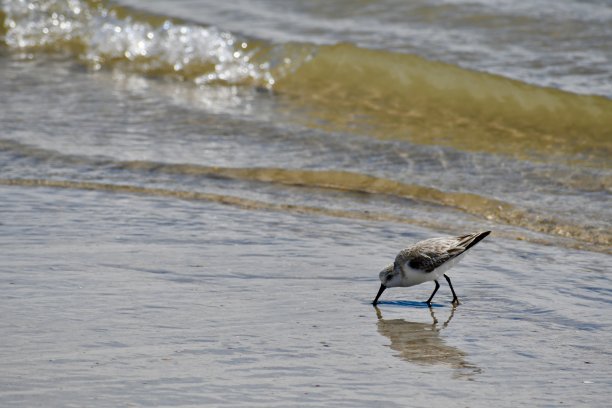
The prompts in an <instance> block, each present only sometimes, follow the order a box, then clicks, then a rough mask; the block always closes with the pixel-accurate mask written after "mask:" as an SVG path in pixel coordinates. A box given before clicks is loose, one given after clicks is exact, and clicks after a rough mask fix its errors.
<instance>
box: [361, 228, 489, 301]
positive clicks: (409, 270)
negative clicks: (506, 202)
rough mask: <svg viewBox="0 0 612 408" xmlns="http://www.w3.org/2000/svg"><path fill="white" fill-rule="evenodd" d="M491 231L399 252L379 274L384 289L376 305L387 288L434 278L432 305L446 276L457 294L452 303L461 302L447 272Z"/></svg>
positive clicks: (431, 241)
mask: <svg viewBox="0 0 612 408" xmlns="http://www.w3.org/2000/svg"><path fill="white" fill-rule="evenodd" d="M490 233H491V231H482V232H476V233H473V234H467V235H460V236H458V237H441V238H430V239H426V240H424V241H420V242H417V243H416V244H414V245H412V246H410V247H408V248H406V249H403V250H402V251H400V252H399V253H398V254H397V256H396V257H395V261H394V262H393V264H391V265H389V266H387V267H386V268H385V269H383V270H382V271H381V272H380V273H379V278H380V282H381V284H380V289H379V290H378V294H377V295H376V298H374V301H373V302H372V304H373V305H374V306H376V304H377V303H378V298H379V297H380V295H382V293H383V292H384V291H385V289H387V288H394V287H398V286H399V287H409V286H414V285H419V284H421V283H424V282H429V281H434V283H435V284H436V287H435V289H434V291H433V293H432V294H431V296H430V297H429V299H427V301H426V302H425V303H427V305H428V306H431V300H432V299H433V297H434V295H435V294H436V292H437V291H438V289H439V288H440V283H439V282H438V279H439V278H440V277H441V276H444V278H445V279H446V281H447V282H448V285H449V286H450V289H451V292H452V293H453V301H452V303H453V304H459V298H457V294H456V293H455V289H453V284H452V283H451V280H450V278H449V277H448V275H446V274H445V272H446V271H447V270H449V269H450V268H452V267H453V266H455V265H456V264H457V263H458V262H459V261H460V260H461V259H462V258H463V257H464V256H465V253H466V251H467V250H468V249H470V248H472V247H473V246H474V245H476V244H477V243H479V242H480V241H481V240H482V239H483V238H484V237H486V236H487V235H489V234H490Z"/></svg>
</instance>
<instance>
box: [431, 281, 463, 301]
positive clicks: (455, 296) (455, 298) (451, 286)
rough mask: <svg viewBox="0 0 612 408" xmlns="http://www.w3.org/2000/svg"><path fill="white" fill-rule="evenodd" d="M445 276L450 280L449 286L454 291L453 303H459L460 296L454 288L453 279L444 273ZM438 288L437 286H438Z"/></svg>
mask: <svg viewBox="0 0 612 408" xmlns="http://www.w3.org/2000/svg"><path fill="white" fill-rule="evenodd" d="M444 277H445V278H446V281H447V282H448V286H450V288H451V292H453V304H457V305H458V304H459V298H458V297H457V294H456V293H455V289H453V284H452V283H451V280H450V278H449V277H448V276H446V274H444ZM436 289H437V288H436Z"/></svg>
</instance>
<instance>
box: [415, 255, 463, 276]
mask: <svg viewBox="0 0 612 408" xmlns="http://www.w3.org/2000/svg"><path fill="white" fill-rule="evenodd" d="M463 251H464V250H456V249H452V250H449V251H445V252H422V253H420V254H419V255H416V256H413V257H412V259H410V261H409V262H408V266H410V267H411V268H413V269H419V270H422V271H424V272H427V273H429V272H433V270H434V269H436V268H437V267H438V266H440V265H442V264H443V263H445V262H448V261H450V260H451V259H453V258H454V257H456V256H457V255H459V254H461V253H462V252H463Z"/></svg>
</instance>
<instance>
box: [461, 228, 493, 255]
mask: <svg viewBox="0 0 612 408" xmlns="http://www.w3.org/2000/svg"><path fill="white" fill-rule="evenodd" d="M490 233H491V231H483V232H476V233H474V234H470V235H465V236H463V237H460V239H461V242H460V244H459V245H461V246H464V247H465V250H466V251H467V250H468V249H470V248H471V247H473V246H474V245H476V244H477V243H479V242H480V241H481V240H482V239H483V238H484V237H486V236H487V235H489V234H490Z"/></svg>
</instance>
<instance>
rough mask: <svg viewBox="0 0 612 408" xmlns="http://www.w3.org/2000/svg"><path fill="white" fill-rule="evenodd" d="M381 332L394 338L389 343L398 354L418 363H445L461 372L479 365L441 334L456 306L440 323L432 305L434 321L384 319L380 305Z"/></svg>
mask: <svg viewBox="0 0 612 408" xmlns="http://www.w3.org/2000/svg"><path fill="white" fill-rule="evenodd" d="M375 310H376V315H377V316H378V332H379V333H380V334H382V335H383V336H385V337H388V338H389V340H391V344H390V345H389V347H390V348H391V349H392V350H395V351H397V352H398V353H399V354H398V357H400V358H402V359H403V360H406V361H408V362H410V363H414V364H419V365H446V366H449V367H451V368H454V369H457V370H460V371H461V373H460V374H459V376H468V377H469V376H471V375H472V374H475V373H479V372H480V369H479V368H478V367H476V366H474V365H472V364H470V363H468V362H467V361H466V353H465V352H464V351H462V350H459V349H458V348H456V347H453V346H449V345H448V344H446V343H445V342H444V339H443V338H442V337H440V331H441V330H442V329H444V328H446V327H447V326H448V325H449V323H450V321H451V320H452V318H453V316H454V314H455V307H453V308H452V309H451V313H450V315H449V317H448V319H446V321H445V322H444V323H443V324H442V326H441V327H440V326H439V324H438V319H437V318H436V315H435V313H434V310H433V309H432V308H431V307H430V308H429V313H430V314H431V318H432V323H420V322H408V321H406V320H404V319H392V320H387V319H383V316H382V313H381V311H380V309H379V308H378V307H375Z"/></svg>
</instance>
